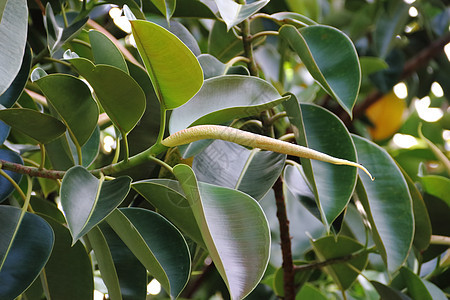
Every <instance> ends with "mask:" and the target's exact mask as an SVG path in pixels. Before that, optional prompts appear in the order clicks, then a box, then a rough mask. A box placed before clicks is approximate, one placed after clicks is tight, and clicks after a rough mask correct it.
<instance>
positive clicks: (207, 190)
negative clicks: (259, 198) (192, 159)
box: [173, 165, 270, 299]
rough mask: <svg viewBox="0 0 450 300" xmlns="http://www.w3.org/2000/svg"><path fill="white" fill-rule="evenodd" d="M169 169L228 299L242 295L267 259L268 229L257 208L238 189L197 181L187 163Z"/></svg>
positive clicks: (264, 266) (263, 269)
mask: <svg viewBox="0 0 450 300" xmlns="http://www.w3.org/2000/svg"><path fill="white" fill-rule="evenodd" d="M173 170H174V174H175V176H176V177H177V178H178V180H179V181H180V184H181V186H182V188H183V190H184V192H185V195H186V198H187V199H188V201H189V204H190V205H191V208H192V211H193V213H194V216H195V219H196V221H197V224H198V225H199V227H200V231H201V233H202V236H203V240H204V241H205V243H206V246H207V248H208V252H209V254H210V256H211V258H212V260H213V262H214V264H215V266H216V268H217V270H218V271H219V273H220V275H221V276H222V278H223V280H224V281H225V283H226V285H227V287H228V290H229V291H230V294H231V298H232V299H242V298H244V297H245V296H246V295H248V294H249V293H250V292H251V291H252V290H253V289H254V288H255V287H256V285H257V284H258V283H259V281H260V280H261V278H262V276H263V274H264V271H265V270H266V267H267V263H268V259H269V252H270V231H269V226H268V223H267V219H266V217H265V215H264V213H263V211H262V209H261V207H260V206H259V204H258V203H257V202H256V201H255V200H254V199H252V198H251V197H249V196H248V195H246V194H244V193H242V192H239V191H236V190H232V189H228V188H224V187H219V186H215V185H210V184H207V183H197V179H196V178H195V174H194V172H193V171H192V169H191V168H190V167H189V166H187V165H176V166H175V167H174V169H173Z"/></svg>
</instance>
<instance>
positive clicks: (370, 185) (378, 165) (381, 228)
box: [353, 135, 414, 273]
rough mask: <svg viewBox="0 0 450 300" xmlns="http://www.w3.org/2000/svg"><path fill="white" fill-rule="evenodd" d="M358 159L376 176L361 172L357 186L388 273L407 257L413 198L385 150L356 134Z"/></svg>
mask: <svg viewBox="0 0 450 300" xmlns="http://www.w3.org/2000/svg"><path fill="white" fill-rule="evenodd" d="M353 141H354V143H355V145H356V149H357V153H358V161H359V163H361V164H363V165H364V166H365V167H366V168H367V169H368V170H369V171H370V172H371V173H372V175H373V176H374V177H375V181H371V180H370V178H368V177H367V176H366V175H365V174H361V173H360V180H359V181H358V184H357V186H356V192H357V195H358V198H359V200H360V201H361V203H362V205H363V206H364V210H365V212H366V214H367V216H368V220H369V222H370V225H371V227H372V237H373V240H374V242H375V245H376V246H377V248H378V251H380V255H381V257H382V258H383V261H384V263H385V264H386V265H387V269H388V271H389V272H390V273H393V272H395V271H396V270H397V269H398V268H399V267H400V266H401V265H402V264H403V263H404V261H405V260H406V258H407V256H408V253H409V251H410V248H411V243H412V241H413V234H414V218H413V211H412V200H411V196H410V194H409V191H408V185H407V183H406V181H405V179H404V177H403V175H402V173H401V171H400V170H399V168H398V167H397V165H396V164H395V162H394V161H393V159H392V158H391V157H390V156H389V154H388V153H387V152H386V150H384V149H382V148H381V147H380V146H378V145H376V144H374V143H372V142H370V141H368V140H366V139H364V138H362V137H358V136H356V135H353Z"/></svg>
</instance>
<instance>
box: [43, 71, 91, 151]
mask: <svg viewBox="0 0 450 300" xmlns="http://www.w3.org/2000/svg"><path fill="white" fill-rule="evenodd" d="M35 83H36V84H37V85H38V86H39V88H40V89H41V91H42V92H43V93H44V95H45V97H46V98H47V100H48V101H49V102H50V103H51V105H52V106H53V108H54V109H55V110H56V111H57V113H58V114H59V116H60V117H61V119H62V121H63V122H64V124H65V125H66V126H67V129H68V130H69V132H70V134H71V136H72V137H73V138H74V139H75V142H76V143H77V144H78V145H79V146H83V145H84V144H85V143H86V142H87V141H88V140H89V138H90V137H91V135H92V133H93V131H94V129H95V128H96V126H97V120H98V113H99V111H98V106H97V103H96V102H95V101H94V99H93V98H92V95H91V91H90V90H89V88H88V86H87V85H86V84H85V83H84V82H83V81H81V80H79V79H77V78H75V77H73V76H71V75H65V74H52V75H48V76H44V77H41V78H40V79H38V80H36V81H35Z"/></svg>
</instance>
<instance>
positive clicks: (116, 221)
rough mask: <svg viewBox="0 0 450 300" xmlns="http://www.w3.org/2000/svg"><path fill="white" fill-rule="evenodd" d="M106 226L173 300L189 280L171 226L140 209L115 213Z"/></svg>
mask: <svg viewBox="0 0 450 300" xmlns="http://www.w3.org/2000/svg"><path fill="white" fill-rule="evenodd" d="M107 222H108V224H109V225H110V226H111V227H112V228H113V230H114V231H115V232H116V233H117V235H118V236H119V237H120V238H121V239H122V241H123V242H124V243H125V244H126V245H127V247H128V248H129V249H130V250H131V251H132V252H133V254H134V255H135V256H136V257H137V258H138V259H139V260H140V261H141V263H142V264H143V265H144V266H145V267H146V268H147V270H148V271H149V272H150V273H151V275H152V276H154V277H155V278H156V280H158V281H159V282H160V283H161V285H162V286H163V287H164V289H165V290H166V292H167V293H169V294H170V296H171V298H174V299H175V298H177V297H178V295H179V294H180V293H181V291H182V290H183V289H184V287H185V285H186V283H187V281H188V280H189V275H190V272H191V257H190V254H189V250H188V248H187V244H186V241H185V240H184V238H183V236H182V235H181V233H180V232H179V231H178V230H177V229H176V228H175V226H173V225H172V224H171V223H170V222H168V221H167V220H166V219H165V218H163V217H162V216H161V215H159V214H157V213H155V212H153V211H150V210H145V209H142V208H122V209H120V210H119V209H116V210H114V212H113V213H112V214H111V215H110V216H109V217H108V218H107Z"/></svg>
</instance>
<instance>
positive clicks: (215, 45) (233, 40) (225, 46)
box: [208, 21, 244, 63]
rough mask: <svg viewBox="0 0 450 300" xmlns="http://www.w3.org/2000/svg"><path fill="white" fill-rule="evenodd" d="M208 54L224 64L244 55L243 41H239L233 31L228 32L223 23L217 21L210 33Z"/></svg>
mask: <svg viewBox="0 0 450 300" xmlns="http://www.w3.org/2000/svg"><path fill="white" fill-rule="evenodd" d="M208 53H209V54H211V55H213V56H214V57H216V58H217V59H218V60H220V61H221V62H223V63H226V62H228V61H229V60H230V59H232V58H233V57H235V56H238V55H240V54H242V53H244V48H243V46H242V40H240V39H238V38H237V37H236V35H235V34H234V33H233V31H232V30H230V31H228V32H227V27H226V25H225V24H224V23H223V22H220V21H216V22H214V25H213V27H212V29H211V31H210V32H209V38H208Z"/></svg>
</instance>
